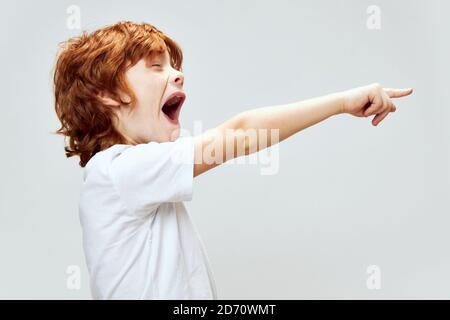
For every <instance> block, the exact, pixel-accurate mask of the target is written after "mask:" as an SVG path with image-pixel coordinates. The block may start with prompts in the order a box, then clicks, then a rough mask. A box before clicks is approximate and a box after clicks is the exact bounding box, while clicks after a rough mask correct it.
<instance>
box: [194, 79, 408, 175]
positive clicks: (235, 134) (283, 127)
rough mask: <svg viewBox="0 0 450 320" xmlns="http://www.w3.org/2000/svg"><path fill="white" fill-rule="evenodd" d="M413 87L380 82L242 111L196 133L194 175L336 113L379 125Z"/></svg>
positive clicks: (247, 153) (276, 141) (251, 151)
mask: <svg viewBox="0 0 450 320" xmlns="http://www.w3.org/2000/svg"><path fill="white" fill-rule="evenodd" d="M411 93H412V89H410V88H409V89H388V88H383V87H381V86H380V85H379V84H377V83H376V84H372V85H369V86H364V87H359V88H355V89H351V90H347V91H344V92H338V93H333V94H329V95H326V96H323V97H318V98H313V99H309V100H305V101H300V102H294V103H289V104H283V105H277V106H268V107H262V108H256V109H251V110H248V111H244V112H241V113H239V114H237V115H235V116H234V117H232V118H231V119H229V120H227V121H225V122H224V123H222V124H221V125H219V126H217V127H216V128H213V129H210V130H208V131H206V132H204V133H203V134H201V135H199V136H196V137H195V164H194V177H195V176H198V175H199V174H201V173H203V172H205V171H207V170H209V169H212V168H214V167H216V166H217V165H219V164H221V163H224V162H226V161H228V160H230V159H233V158H236V157H240V156H243V155H249V154H251V153H253V152H257V151H259V150H261V149H264V148H267V147H270V146H271V145H273V144H275V143H278V142H281V141H283V140H284V139H286V138H288V137H290V136H291V135H293V134H295V133H297V132H299V131H301V130H303V129H305V128H308V127H310V126H312V125H314V124H316V123H319V122H321V121H323V120H325V119H327V118H329V117H331V116H333V115H337V114H342V113H348V114H351V115H354V116H356V117H369V116H371V115H375V117H374V118H373V120H372V124H373V125H374V126H376V125H378V124H379V123H380V122H381V121H382V120H383V119H384V118H385V117H386V116H387V115H388V114H389V113H390V112H395V110H396V107H395V105H394V104H393V102H392V101H391V99H392V98H400V97H404V96H407V95H410V94H411Z"/></svg>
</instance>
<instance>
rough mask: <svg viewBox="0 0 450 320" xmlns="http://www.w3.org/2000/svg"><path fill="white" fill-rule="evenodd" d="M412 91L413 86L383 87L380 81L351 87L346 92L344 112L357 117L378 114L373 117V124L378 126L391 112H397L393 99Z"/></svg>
mask: <svg viewBox="0 0 450 320" xmlns="http://www.w3.org/2000/svg"><path fill="white" fill-rule="evenodd" d="M412 92H413V89H412V88H408V89H390V88H383V87H382V86H381V85H379V84H378V83H375V84H372V85H369V86H365V87H359V88H355V89H351V90H348V91H345V92H344V99H343V106H342V112H343V113H349V114H351V115H354V116H356V117H368V116H371V115H374V114H376V116H375V117H374V118H373V119H372V124H373V125H374V126H376V125H378V124H379V123H380V122H381V121H382V120H383V119H384V118H385V117H386V116H387V115H388V114H389V112H395V110H396V109H397V108H396V107H395V105H394V103H393V102H392V100H391V99H392V98H401V97H405V96H408V95H410V94H411V93H412Z"/></svg>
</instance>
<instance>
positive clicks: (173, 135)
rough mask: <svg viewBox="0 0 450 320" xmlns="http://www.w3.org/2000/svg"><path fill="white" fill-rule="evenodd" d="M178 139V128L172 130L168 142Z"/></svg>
mask: <svg viewBox="0 0 450 320" xmlns="http://www.w3.org/2000/svg"><path fill="white" fill-rule="evenodd" d="M179 137H180V127H178V128H176V129H174V130H172V132H171V133H170V138H169V139H170V140H169V141H175V140H177V139H178V138H179Z"/></svg>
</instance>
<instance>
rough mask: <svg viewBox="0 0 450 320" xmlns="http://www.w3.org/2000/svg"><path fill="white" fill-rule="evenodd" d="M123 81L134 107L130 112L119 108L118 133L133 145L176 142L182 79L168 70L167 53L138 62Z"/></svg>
mask: <svg viewBox="0 0 450 320" xmlns="http://www.w3.org/2000/svg"><path fill="white" fill-rule="evenodd" d="M126 78H127V81H128V84H129V85H130V87H131V89H132V90H133V92H134V94H135V96H136V106H135V108H134V109H133V111H131V112H130V108H129V107H127V106H125V107H124V106H119V109H118V113H117V114H118V117H119V123H118V124H116V125H117V127H118V129H119V131H120V132H121V133H122V134H123V135H124V136H125V137H126V138H127V140H129V141H130V142H131V143H134V144H139V143H148V142H150V141H156V142H165V141H174V140H176V139H177V138H178V137H179V134H180V124H179V122H178V117H179V113H180V109H181V105H182V104H183V102H184V99H185V94H184V91H183V83H184V75H183V73H181V72H180V71H178V70H176V69H174V68H173V67H172V66H171V64H170V56H169V53H168V52H167V51H165V52H164V54H155V55H153V56H152V57H151V58H150V59H148V60H147V61H146V60H144V59H141V60H140V61H138V62H137V63H136V64H135V65H134V66H132V67H131V68H130V69H128V70H127V72H126ZM171 97H172V98H171ZM128 101H129V100H128ZM166 102H168V103H166Z"/></svg>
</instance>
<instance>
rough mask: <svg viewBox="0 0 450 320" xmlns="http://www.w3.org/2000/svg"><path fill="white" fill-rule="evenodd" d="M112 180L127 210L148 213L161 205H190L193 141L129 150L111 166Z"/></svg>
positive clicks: (151, 145)
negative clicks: (170, 203) (184, 203)
mask: <svg viewBox="0 0 450 320" xmlns="http://www.w3.org/2000/svg"><path fill="white" fill-rule="evenodd" d="M109 173H110V176H111V180H112V182H113V184H114V186H115V188H116V190H117V192H118V193H119V196H120V197H121V199H122V200H123V201H124V203H125V205H126V206H127V208H128V210H131V211H133V212H136V213H149V212H150V211H153V210H154V209H156V208H157V207H158V206H159V204H161V203H164V202H179V201H190V200H191V199H192V189H193V180H194V139H193V137H181V138H178V139H177V140H175V141H172V142H161V143H159V142H149V143H146V144H138V145H135V146H130V147H128V148H126V149H125V150H123V151H122V152H121V153H120V154H119V155H118V156H116V157H115V158H114V159H113V160H112V162H111V166H110V171H109Z"/></svg>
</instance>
